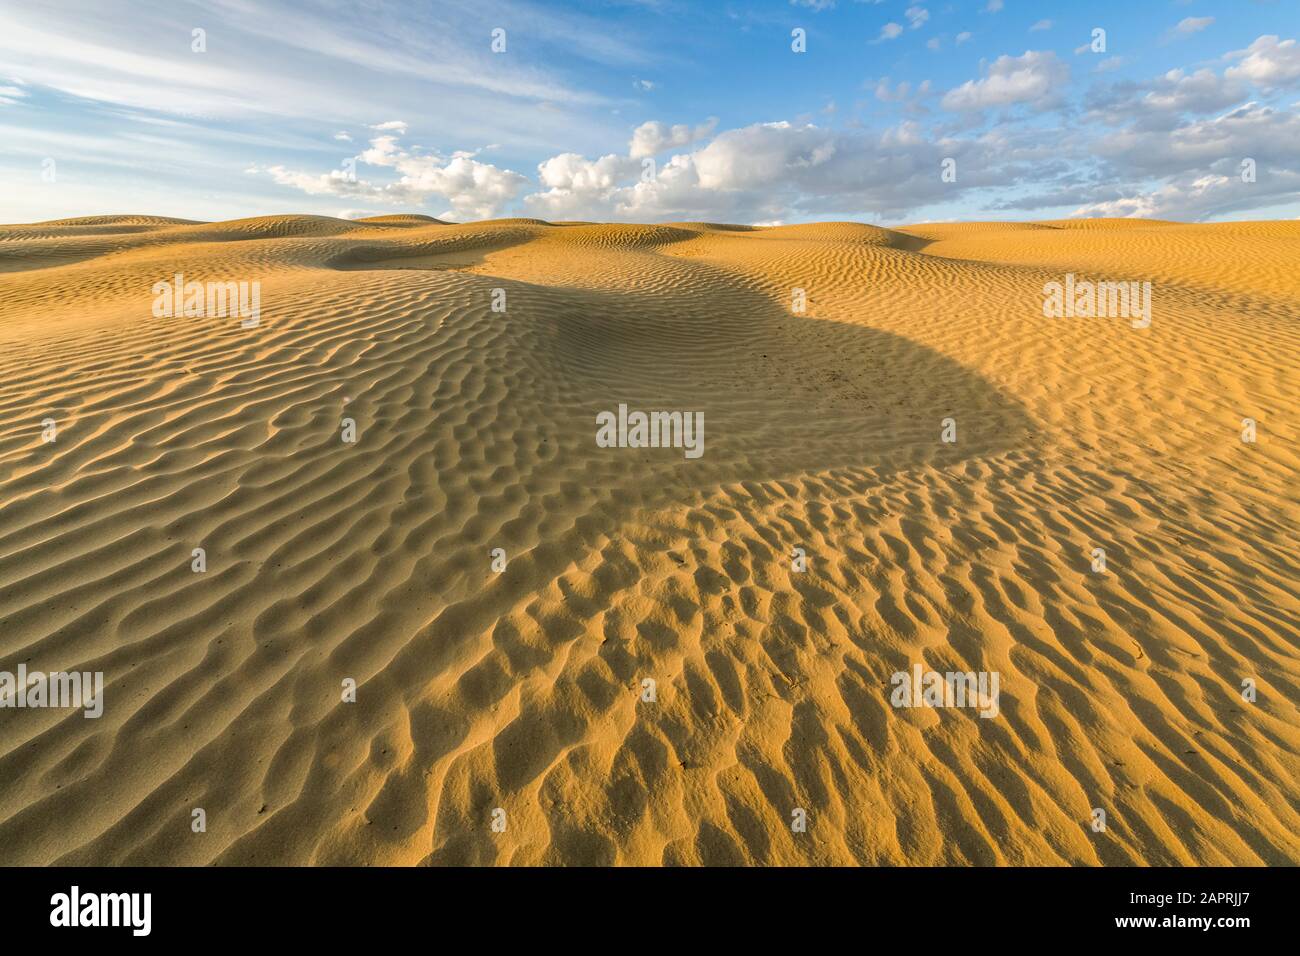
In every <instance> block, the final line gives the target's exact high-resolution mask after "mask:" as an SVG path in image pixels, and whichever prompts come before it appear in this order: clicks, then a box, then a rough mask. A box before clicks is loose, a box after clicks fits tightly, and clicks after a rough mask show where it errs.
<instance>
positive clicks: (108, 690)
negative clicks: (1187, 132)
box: [0, 216, 1300, 865]
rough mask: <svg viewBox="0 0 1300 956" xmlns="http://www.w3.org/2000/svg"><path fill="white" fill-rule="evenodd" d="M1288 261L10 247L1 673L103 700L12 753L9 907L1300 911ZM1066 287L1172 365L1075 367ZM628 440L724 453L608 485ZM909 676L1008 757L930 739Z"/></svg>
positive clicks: (445, 243)
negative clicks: (822, 889) (176, 882)
mask: <svg viewBox="0 0 1300 956" xmlns="http://www.w3.org/2000/svg"><path fill="white" fill-rule="evenodd" d="M1298 263H1300V223H1298V222H1255V223H1224V224H1219V225H1184V224H1179V223H1163V222H1150V221H1140V220H1122V221H1115V220H1088V221H1081V222H1073V221H1071V222H1051V223H1047V222H1044V223H964V224H928V225H918V226H913V227H907V228H902V229H882V228H878V227H875V226H871V225H866V224H862V223H852V222H840V223H816V224H809V225H796V226H781V227H772V228H759V227H749V226H731V225H724V224H712V223H701V222H683V223H674V224H668V225H610V224H593V223H572V224H566V223H555V224H551V223H546V222H543V221H540V220H533V219H508V220H497V221H491V222H481V223H469V224H464V225H457V224H450V223H444V222H440V221H438V220H436V219H431V218H430V217H427V216H378V217H371V218H368V219H361V220H355V221H349V220H343V219H334V218H331V217H326V216H264V217H256V218H252V219H243V220H238V221H232V222H216V223H202V222H191V221H187V220H179V219H169V218H164V217H151V216H96V217H87V218H79V219H66V220H60V221H55V222H46V223H36V224H31V225H8V226H0V303H2V304H0V491H2V492H3V497H2V498H0V672H15V673H16V672H17V670H18V668H19V666H20V665H22V666H23V667H25V668H26V670H27V671H28V672H31V671H42V672H49V671H56V670H64V671H73V670H76V671H86V672H95V671H102V672H103V673H104V677H105V683H106V686H105V691H104V700H103V703H104V709H103V716H102V717H99V718H97V719H90V718H87V717H85V716H83V713H82V712H81V711H80V710H67V709H52V708H44V709H41V708H36V707H28V708H26V709H16V708H7V709H0V722H2V723H3V727H4V732H3V735H0V780H3V781H4V786H3V787H0V861H3V862H4V863H6V864H47V863H65V864H207V863H219V864H418V863H434V864H515V865H523V864H608V863H621V864H660V863H664V864H731V863H736V864H739V863H780V864H853V863H866V864H1030V863H1032V864H1083V865H1095V864H1262V863H1271V864H1276V863H1290V864H1295V863H1300V642H1298V640H1297V635H1298V633H1300V584H1298V583H1297V582H1300V496H1298V495H1297V489H1298V488H1300V482H1298V481H1297V466H1300V456H1298V455H1297V437H1298V435H1297V432H1298V431H1300V268H1298V267H1297V264H1298ZM177 274H180V275H181V276H182V283H181V288H180V290H179V291H180V293H181V294H180V295H179V296H178V297H176V299H175V301H172V300H171V299H167V300H166V301H167V302H168V303H169V304H166V305H164V306H161V307H160V306H159V305H158V303H159V302H160V301H164V295H165V296H168V297H170V296H171V295H172V293H171V291H168V292H166V293H165V294H164V293H163V292H160V291H159V290H160V289H161V288H163V287H168V288H169V289H170V286H169V284H172V283H174V281H175V277H176V276H177ZM1067 274H1069V275H1070V276H1071V279H1070V280H1069V281H1070V282H1071V283H1073V282H1075V281H1076V280H1077V281H1079V282H1088V281H1098V280H1101V281H1116V282H1118V281H1124V282H1128V281H1136V282H1139V283H1141V282H1145V281H1149V282H1150V283H1151V302H1152V309H1151V322H1150V326H1149V327H1148V328H1135V327H1134V323H1133V322H1132V321H1130V319H1129V318H1128V317H1126V316H1121V317H1114V316H1111V317H1100V318H1099V317H1059V318H1049V317H1046V316H1045V315H1044V297H1045V293H1044V288H1045V286H1046V285H1048V284H1050V283H1053V282H1056V283H1064V282H1065V281H1066V279H1065V277H1066V275H1067ZM186 282H192V283H199V284H201V286H202V291H203V294H204V296H205V298H204V299H203V300H202V301H201V303H200V305H201V309H200V311H201V313H202V314H191V315H186V314H185V301H184V300H185V299H186V297H187V296H188V293H186V292H185V286H184V283H186ZM208 283H212V284H213V286H214V287H216V286H223V287H224V285H225V284H226V283H234V284H235V286H238V284H239V283H245V284H247V286H246V287H241V288H240V289H239V292H240V293H241V294H242V293H243V292H244V291H249V292H250V295H251V294H252V292H254V291H255V293H256V296H257V299H256V301H257V310H258V312H257V315H256V316H255V317H253V318H249V317H247V316H243V315H235V314H232V313H233V312H234V303H236V302H238V301H239V298H238V295H237V294H236V292H235V286H231V287H230V290H231V291H230V292H229V293H228V294H229V296H230V298H229V300H228V304H229V309H227V310H226V311H225V312H224V313H221V314H214V311H217V310H214V308H213V304H212V303H213V295H214V294H215V293H211V292H208V291H207V289H208V287H207V284H208ZM253 283H256V284H257V285H256V289H255V290H254V289H253V286H252V284H253ZM160 284H161V285H160ZM218 291H220V292H221V294H222V295H226V294H227V293H226V292H224V291H221V290H218ZM801 295H802V298H801ZM223 301H227V300H223ZM160 308H161V309H162V311H163V314H155V313H156V312H157V311H159V309H160ZM620 405H624V406H626V408H627V409H630V410H634V411H635V410H644V411H647V412H649V411H669V412H673V411H676V412H682V413H684V414H688V415H689V414H694V413H700V414H702V421H703V423H704V426H703V427H704V430H703V444H702V446H701V447H702V454H700V455H699V457H696V458H691V457H688V456H687V455H686V454H684V451H683V448H680V447H658V448H655V447H601V445H600V444H598V442H597V416H599V415H601V414H602V413H610V414H617V413H618V411H619V406H620ZM1245 419H1250V420H1251V421H1252V423H1253V425H1247V424H1246V423H1245V421H1244V420H1245ZM949 422H951V424H949ZM349 423H350V425H349ZM349 428H350V429H351V431H349ZM1251 429H1253V430H1254V431H1253V434H1251V435H1250V436H1249V437H1254V439H1255V440H1254V441H1249V440H1246V441H1243V436H1244V435H1246V433H1247V431H1248V430H1251ZM349 437H350V438H351V439H354V440H349ZM944 437H951V438H954V439H955V440H954V441H944V440H943V438H944ZM195 549H201V552H200V553H199V554H198V555H196V552H195ZM498 549H499V550H498ZM1097 549H1101V550H1102V552H1104V554H1103V561H1104V564H1103V565H1102V567H1103V569H1104V570H1103V571H1099V570H1097V561H1098V558H1097V556H1096V554H1097ZM803 561H806V569H803V567H802V562H803ZM196 562H198V565H200V566H198V567H196ZM502 568H503V569H502ZM916 665H922V666H923V668H924V669H926V670H927V671H936V672H972V673H976V672H978V673H986V674H987V673H996V674H997V675H998V677H999V681H1000V698H999V703H998V707H997V713H996V715H995V716H993V717H991V718H985V717H981V716H980V714H979V713H978V712H977V711H976V710H975V709H972V708H965V709H962V708H942V707H912V708H907V707H899V706H897V705H896V704H895V703H894V702H893V701H891V694H892V692H893V689H894V675H896V674H900V673H902V674H911V673H912V672H913V669H914V668H915V667H916ZM350 681H352V682H355V686H356V691H355V701H349V700H346V699H345V697H346V696H347V694H348V687H349V684H348V682H350ZM647 682H652V683H647ZM1250 688H1253V693H1246V694H1245V695H1244V691H1249V689H1250ZM1248 697H1253V698H1254V699H1253V700H1252V699H1248ZM196 810H201V811H202V814H201V816H202V819H203V821H204V826H203V829H202V831H201V832H196V831H195V822H194V821H195V820H196V815H195V811H196ZM1098 810H1101V811H1103V812H1104V821H1105V826H1104V828H1101V829H1098V828H1097V827H1096V826H1095V823H1096V820H1097V817H1096V811H1098ZM800 811H802V812H803V817H802V818H801V817H800V815H799V813H800ZM800 819H802V820H803V821H804V823H805V824H806V825H805V826H803V827H802V829H801V828H800V826H798V825H793V826H792V821H794V822H795V823H796V824H797V822H798V821H799V820H800Z"/></svg>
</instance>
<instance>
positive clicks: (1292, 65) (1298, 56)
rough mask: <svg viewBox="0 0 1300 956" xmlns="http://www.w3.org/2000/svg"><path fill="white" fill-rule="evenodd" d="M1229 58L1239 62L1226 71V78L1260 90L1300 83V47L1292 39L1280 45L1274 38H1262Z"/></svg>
mask: <svg viewBox="0 0 1300 956" xmlns="http://www.w3.org/2000/svg"><path fill="white" fill-rule="evenodd" d="M1228 58H1229V59H1234V60H1235V59H1240V60H1241V63H1239V64H1238V65H1237V66H1230V67H1228V69H1227V70H1226V71H1225V75H1226V76H1227V77H1228V78H1230V79H1242V80H1249V81H1250V82H1252V83H1254V84H1255V85H1256V86H1258V87H1260V88H1262V89H1266V90H1271V89H1282V88H1285V87H1289V86H1291V85H1293V84H1294V83H1296V81H1297V80H1300V47H1297V46H1296V41H1295V40H1294V39H1292V40H1282V41H1281V42H1279V41H1278V38H1277V36H1275V35H1269V36H1262V37H1259V38H1258V39H1256V40H1255V42H1254V43H1252V44H1251V45H1250V46H1249V47H1247V48H1246V49H1245V50H1238V51H1236V52H1235V53H1230V54H1228Z"/></svg>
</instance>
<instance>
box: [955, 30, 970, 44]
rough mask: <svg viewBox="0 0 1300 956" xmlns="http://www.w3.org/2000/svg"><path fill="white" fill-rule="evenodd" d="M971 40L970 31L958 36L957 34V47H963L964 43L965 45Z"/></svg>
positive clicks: (964, 31)
mask: <svg viewBox="0 0 1300 956" xmlns="http://www.w3.org/2000/svg"><path fill="white" fill-rule="evenodd" d="M969 39H970V31H969V30H962V31H961V33H958V34H957V45H958V46H961V45H962V44H963V43H965V42H966V41H967V40H969Z"/></svg>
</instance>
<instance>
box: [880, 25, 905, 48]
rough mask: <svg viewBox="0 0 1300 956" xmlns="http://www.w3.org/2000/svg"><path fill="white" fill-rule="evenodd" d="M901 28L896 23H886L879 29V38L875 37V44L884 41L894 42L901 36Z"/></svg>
mask: <svg viewBox="0 0 1300 956" xmlns="http://www.w3.org/2000/svg"><path fill="white" fill-rule="evenodd" d="M902 34H903V28H902V27H901V26H900V25H899V24H897V23H886V24H885V25H884V26H883V27H881V28H880V36H878V37H876V40H875V42H876V43H883V42H884V41H885V40H894V39H897V38H898V37H900V36H902Z"/></svg>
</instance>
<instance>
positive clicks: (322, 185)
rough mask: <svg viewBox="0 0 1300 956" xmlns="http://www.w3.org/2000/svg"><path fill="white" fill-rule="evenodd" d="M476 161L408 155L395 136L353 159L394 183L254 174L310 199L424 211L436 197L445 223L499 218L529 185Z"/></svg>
mask: <svg viewBox="0 0 1300 956" xmlns="http://www.w3.org/2000/svg"><path fill="white" fill-rule="evenodd" d="M373 128H374V129H391V130H398V129H399V128H400V129H404V128H405V124H404V123H401V122H400V121H393V122H389V123H380V124H377V125H376V126H375V127H373ZM472 156H473V154H472V153H467V152H464V151H460V152H457V153H455V154H454V155H453V156H452V158H451V159H450V160H448V159H445V158H444V157H442V156H439V155H437V154H434V153H426V152H423V151H418V147H417V148H415V149H414V150H411V151H408V150H406V149H403V148H402V147H401V146H399V145H398V142H397V137H396V136H394V135H391V134H384V135H380V136H376V137H374V138H373V139H372V140H371V141H370V148H369V149H366V150H365V151H363V152H362V153H361V154H360V155H358V156H356V157H355V163H356V164H359V165H367V166H374V167H378V168H384V169H392V170H394V171H395V172H397V173H400V176H399V178H398V179H397V180H396V181H395V182H389V183H378V182H372V181H369V180H365V179H362V178H360V177H359V176H357V175H355V173H354V172H353V171H352V170H348V169H335V170H331V171H330V172H328V173H320V174H312V173H306V172H302V171H299V170H293V169H288V168H286V167H284V166H282V165H275V166H269V167H266V168H255V169H253V170H250V171H252V172H258V173H262V172H264V173H266V174H268V175H269V176H270V177H271V179H272V180H273V181H274V182H276V183H277V184H279V185H282V186H291V187H293V188H294V189H298V190H301V191H302V192H304V193H307V194H308V195H311V196H340V197H347V198H351V199H359V200H362V201H364V202H377V203H383V204H385V205H393V206H420V205H423V204H424V203H425V202H426V201H428V200H429V199H432V198H433V197H435V196H436V197H440V198H442V199H444V200H446V201H447V202H449V203H450V208H449V209H447V210H446V211H445V212H443V213H441V216H442V217H445V218H449V219H458V220H464V219H490V218H492V217H494V216H499V215H500V214H501V212H502V211H503V210H504V209H505V207H506V206H507V205H509V204H510V203H511V202H512V201H513V200H514V199H515V197H516V196H517V195H518V194H519V191H520V190H521V189H522V188H523V187H524V185H525V184H526V183H527V182H528V180H527V179H526V178H525V177H524V176H521V175H519V174H518V173H516V172H512V171H510V170H508V169H499V168H497V167H496V166H493V165H491V164H490V163H481V162H479V161H477V160H476V159H473V158H472Z"/></svg>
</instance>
